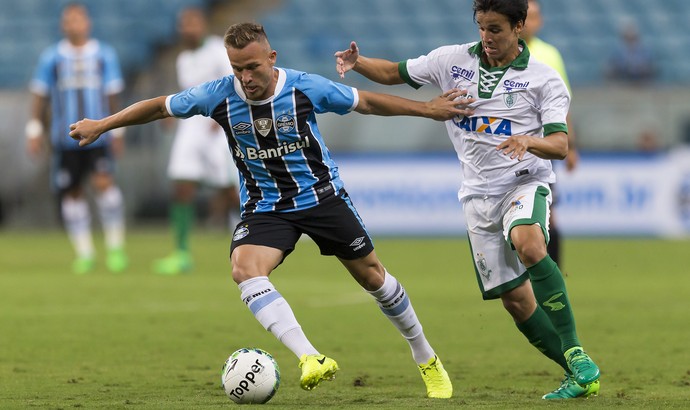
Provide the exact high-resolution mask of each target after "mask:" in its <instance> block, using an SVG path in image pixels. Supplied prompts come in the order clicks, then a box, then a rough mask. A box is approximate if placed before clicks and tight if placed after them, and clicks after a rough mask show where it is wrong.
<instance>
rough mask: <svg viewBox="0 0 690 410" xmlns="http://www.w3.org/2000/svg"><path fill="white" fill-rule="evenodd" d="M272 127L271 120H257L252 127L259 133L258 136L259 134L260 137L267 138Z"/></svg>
mask: <svg viewBox="0 0 690 410" xmlns="http://www.w3.org/2000/svg"><path fill="white" fill-rule="evenodd" d="M272 125H273V120H271V119H270V118H259V119H256V120H254V127H255V128H256V130H257V131H259V134H261V136H262V137H265V136H267V135H268V133H269V132H271V126H272Z"/></svg>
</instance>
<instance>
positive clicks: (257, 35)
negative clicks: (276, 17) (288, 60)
mask: <svg viewBox="0 0 690 410" xmlns="http://www.w3.org/2000/svg"><path fill="white" fill-rule="evenodd" d="M223 40H224V42H225V47H232V48H237V49H242V48H245V47H247V45H249V44H250V43H253V42H266V43H268V36H266V32H265V31H264V26H262V25H261V24H258V23H237V24H233V25H232V26H230V27H228V29H227V31H226V32H225V37H224V39H223Z"/></svg>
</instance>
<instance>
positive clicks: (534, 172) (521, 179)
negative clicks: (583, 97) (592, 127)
mask: <svg viewBox="0 0 690 410" xmlns="http://www.w3.org/2000/svg"><path fill="white" fill-rule="evenodd" d="M519 41H520V48H521V53H520V55H519V56H518V57H517V58H516V59H515V60H514V61H513V62H512V63H511V64H509V65H507V66H504V67H489V66H487V65H485V64H482V63H481V60H480V55H481V50H482V48H481V47H482V45H481V42H475V43H468V44H462V45H450V46H443V47H440V48H437V49H435V50H433V51H431V52H430V53H429V54H428V55H424V56H420V57H418V58H414V59H410V60H406V61H402V62H400V64H399V66H398V67H399V71H400V75H401V76H402V78H403V79H404V80H405V81H406V82H407V83H408V84H409V85H411V86H413V87H415V88H419V87H421V86H422V85H425V84H434V85H436V86H437V87H439V88H440V89H441V90H443V91H447V90H450V89H453V88H459V89H464V90H467V91H468V96H469V97H474V98H476V99H477V101H476V102H475V103H473V104H472V107H473V108H474V115H473V116H472V117H456V118H453V119H452V120H449V121H446V128H447V130H448V135H449V137H450V139H451V141H452V143H453V146H454V147H455V150H456V151H457V154H458V158H459V159H460V162H461V167H462V185H461V188H460V191H459V193H458V196H459V198H461V199H462V198H464V197H467V196H485V195H489V196H494V195H502V194H505V193H506V192H508V191H510V190H511V189H513V188H514V187H516V186H518V185H522V184H526V183H533V182H538V183H544V184H550V183H553V182H555V180H556V177H555V175H554V173H553V170H552V168H551V161H549V160H545V159H541V158H539V157H537V156H535V155H532V154H530V153H526V154H525V155H524V157H523V159H522V161H518V160H517V159H510V156H509V155H504V154H503V153H501V152H499V151H497V150H496V147H497V146H498V145H499V144H500V143H501V142H503V141H505V140H506V139H507V138H509V137H510V136H512V135H531V136H539V137H543V136H544V135H548V134H551V133H554V132H559V131H562V132H567V125H566V115H567V114H568V109H569V106H570V94H569V93H568V89H567V88H566V86H565V84H564V83H563V80H562V79H561V77H560V75H559V74H558V73H557V72H556V71H555V70H554V69H553V68H551V67H549V66H547V65H546V64H544V63H541V62H539V61H537V60H535V59H533V58H530V54H529V50H528V49H527V46H526V45H525V43H524V41H522V40H519Z"/></svg>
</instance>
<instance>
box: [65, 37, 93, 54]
mask: <svg viewBox="0 0 690 410" xmlns="http://www.w3.org/2000/svg"><path fill="white" fill-rule="evenodd" d="M58 50H59V52H60V53H61V54H63V55H66V56H70V57H79V56H87V55H92V54H95V53H96V51H98V40H96V39H93V38H92V39H90V40H89V41H87V42H86V44H84V45H83V46H81V47H75V46H73V45H72V43H70V42H69V41H68V40H67V39H62V40H60V42H59V43H58Z"/></svg>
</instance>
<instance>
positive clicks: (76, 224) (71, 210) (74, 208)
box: [61, 196, 94, 258]
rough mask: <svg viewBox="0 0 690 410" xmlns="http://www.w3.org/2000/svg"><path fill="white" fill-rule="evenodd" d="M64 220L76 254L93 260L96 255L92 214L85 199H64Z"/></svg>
mask: <svg viewBox="0 0 690 410" xmlns="http://www.w3.org/2000/svg"><path fill="white" fill-rule="evenodd" d="M61 211H62V220H63V221H64V223H65V230H66V231H67V236H69V239H70V242H72V247H73V248H74V252H75V253H76V255H77V256H78V257H80V258H91V257H93V255H94V247H93V238H92V237H91V212H90V211H89V204H88V202H86V199H84V198H71V197H68V196H65V197H64V198H62V209H61Z"/></svg>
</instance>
